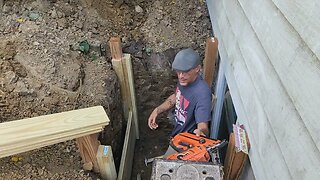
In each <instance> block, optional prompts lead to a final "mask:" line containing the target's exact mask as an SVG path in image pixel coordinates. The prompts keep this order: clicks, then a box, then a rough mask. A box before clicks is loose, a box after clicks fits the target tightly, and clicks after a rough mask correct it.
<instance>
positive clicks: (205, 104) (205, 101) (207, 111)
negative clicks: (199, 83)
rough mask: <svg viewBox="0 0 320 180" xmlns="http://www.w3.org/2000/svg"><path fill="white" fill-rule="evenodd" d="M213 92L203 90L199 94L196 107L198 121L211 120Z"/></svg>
mask: <svg viewBox="0 0 320 180" xmlns="http://www.w3.org/2000/svg"><path fill="white" fill-rule="evenodd" d="M211 99H212V95H211V92H210V91H209V92H202V93H200V94H199V95H198V101H197V104H196V108H195V120H196V122H197V123H200V122H208V121H210V120H211V106H212V104H211Z"/></svg>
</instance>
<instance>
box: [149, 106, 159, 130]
mask: <svg viewBox="0 0 320 180" xmlns="http://www.w3.org/2000/svg"><path fill="white" fill-rule="evenodd" d="M157 116H158V110H157V108H156V109H154V110H153V111H152V113H151V114H150V116H149V119H148V125H149V127H150V129H157V128H158V124H157V123H156V118H157Z"/></svg>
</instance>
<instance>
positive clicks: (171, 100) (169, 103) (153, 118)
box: [148, 94, 176, 129]
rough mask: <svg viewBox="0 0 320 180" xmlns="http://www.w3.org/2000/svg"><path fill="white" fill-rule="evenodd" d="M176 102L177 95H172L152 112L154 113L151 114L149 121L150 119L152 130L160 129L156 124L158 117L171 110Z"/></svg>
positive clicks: (149, 123)
mask: <svg viewBox="0 0 320 180" xmlns="http://www.w3.org/2000/svg"><path fill="white" fill-rule="evenodd" d="M175 102H176V95H175V94H172V95H170V96H169V97H168V98H167V99H166V100H165V101H164V102H163V103H162V104H161V105H160V106H158V107H156V108H155V109H154V110H153V111H152V113H151V114H150V116H149V119H148V125H149V127H150V129H157V128H158V124H157V123H156V118H157V116H158V115H159V114H160V113H162V112H165V111H167V110H169V109H171V108H172V107H173V106H174V105H175Z"/></svg>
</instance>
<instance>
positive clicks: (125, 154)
mask: <svg viewBox="0 0 320 180" xmlns="http://www.w3.org/2000/svg"><path fill="white" fill-rule="evenodd" d="M135 143H136V132H135V127H134V123H133V121H132V112H131V111H130V112H129V118H128V123H127V129H126V135H125V139H124V145H123V149H122V156H121V162H120V168H119V173H118V180H126V179H131V171H132V161H133V155H134V147H135Z"/></svg>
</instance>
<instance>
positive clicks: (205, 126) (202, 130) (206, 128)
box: [193, 122, 209, 137]
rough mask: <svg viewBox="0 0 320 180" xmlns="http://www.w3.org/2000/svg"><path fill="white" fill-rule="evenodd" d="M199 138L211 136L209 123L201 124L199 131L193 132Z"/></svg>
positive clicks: (199, 124) (198, 125) (198, 126)
mask: <svg viewBox="0 0 320 180" xmlns="http://www.w3.org/2000/svg"><path fill="white" fill-rule="evenodd" d="M193 132H194V133H195V134H196V135H197V136H206V137H208V136H209V126H208V122H201V123H198V124H197V129H195V130H194V131H193Z"/></svg>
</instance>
